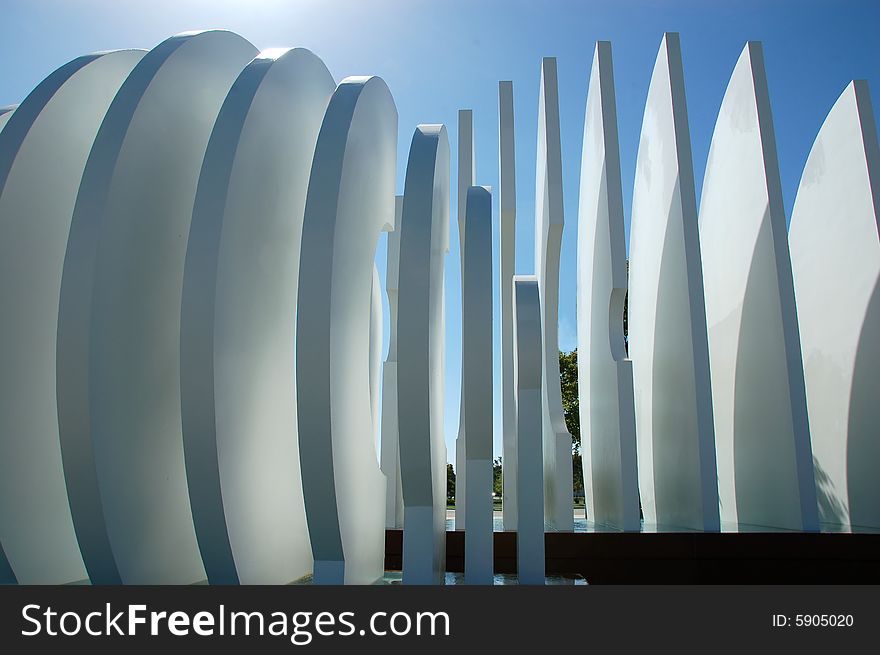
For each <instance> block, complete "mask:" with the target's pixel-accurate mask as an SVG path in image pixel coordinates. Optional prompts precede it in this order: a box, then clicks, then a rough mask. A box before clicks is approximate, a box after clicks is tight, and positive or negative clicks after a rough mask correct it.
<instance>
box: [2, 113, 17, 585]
mask: <svg viewBox="0 0 880 655" xmlns="http://www.w3.org/2000/svg"><path fill="white" fill-rule="evenodd" d="M13 111H15V106H14V105H12V106H9V107H2V108H0V131H2V130H3V126H4V125H6V123H7V121H9V119H10V117H11V116H12V112H13ZM15 582H16V580H15V573H13V571H12V567H10V566H9V560H8V559H7V558H6V553H5V552H4V551H3V542H2V540H0V584H15Z"/></svg>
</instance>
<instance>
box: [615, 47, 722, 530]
mask: <svg viewBox="0 0 880 655" xmlns="http://www.w3.org/2000/svg"><path fill="white" fill-rule="evenodd" d="M631 229H632V232H631V242H630V278H629V310H628V311H629V356H630V358H631V359H632V366H633V389H634V395H635V411H636V435H637V442H638V463H639V490H640V494H641V503H642V510H643V513H644V518H645V522H646V523H651V524H654V523H656V524H660V525H661V526H664V527H666V526H668V527H685V528H693V529H697V530H701V529H705V530H717V529H718V527H719V522H718V496H717V487H716V481H715V477H716V475H715V441H714V436H713V425H712V395H711V389H710V378H709V356H708V347H707V343H706V321H705V305H704V299H703V283H702V272H701V264H700V243H699V235H698V232H697V212H696V200H695V197H694V178H693V164H692V160H691V144H690V134H689V131H688V122H687V107H686V104H685V96H684V74H683V71H682V65H681V49H680V46H679V41H678V35H677V34H674V33H669V34H666V35H665V36H664V37H663V41H662V43H661V44H660V51H659V53H658V54H657V60H656V62H655V64H654V72H653V74H652V76H651V85H650V87H649V89H648V99H647V103H646V105H645V116H644V120H643V122H642V133H641V140H640V143H639V154H638V158H637V160H636V179H635V186H634V188H633V208H632V228H631Z"/></svg>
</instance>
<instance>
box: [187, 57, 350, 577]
mask: <svg viewBox="0 0 880 655" xmlns="http://www.w3.org/2000/svg"><path fill="white" fill-rule="evenodd" d="M335 88H336V86H335V84H334V82H333V78H332V77H331V76H330V73H329V71H328V70H327V68H326V67H325V66H324V64H323V63H322V62H321V61H320V60H319V59H318V58H317V57H316V56H315V55H313V54H312V53H311V52H309V51H308V50H304V49H292V50H280V51H279V50H275V51H273V52H271V53H268V54H261V55H260V56H258V57H257V58H256V59H254V61H252V62H251V63H250V64H248V66H247V67H246V68H245V69H244V71H242V73H241V75H239V76H238V79H237V80H236V82H235V84H234V85H233V86H232V89H231V90H230V92H229V94H228V95H227V97H226V100H225V102H224V104H223V107H222V109H221V110H220V114H219V116H218V118H217V122H216V124H215V125H214V129H213V132H212V134H211V140H210V141H209V143H208V148H207V151H206V155H205V161H204V164H203V166H202V171H201V174H200V177H199V187H198V191H197V194H196V201H195V206H194V209H193V219H192V225H191V227H190V232H189V241H188V245H187V255H186V262H185V268H184V281H183V301H182V314H181V344H180V346H181V353H180V355H181V403H182V406H181V408H182V416H183V438H184V450H185V455H186V473H187V484H188V487H189V496H190V501H191V504H192V511H193V521H194V524H195V527H196V535H197V536H198V540H199V547H200V551H201V554H202V559H203V561H204V564H205V570H206V573H207V576H208V580H209V582H211V583H212V584H236V583H238V582H241V583H244V584H283V583H288V582H291V581H293V580H296V579H298V578H301V577H302V576H304V575H306V574H307V573H310V572H311V569H312V554H311V548H310V546H309V539H308V526H307V525H306V519H305V509H304V505H303V498H302V487H301V484H300V468H299V449H298V445H297V438H296V404H295V399H296V384H295V375H294V368H293V366H292V362H293V361H294V343H295V336H296V332H295V330H296V324H295V316H296V292H297V283H298V274H299V252H300V238H301V234H302V222H303V211H304V207H305V199H306V189H307V186H308V181H309V171H310V168H311V163H312V155H313V154H314V150H315V142H316V141H317V138H318V130H319V129H320V127H321V120H322V119H323V116H324V109H325V108H326V106H327V103H328V101H329V99H330V95H331V93H332V92H333V90H334V89H335Z"/></svg>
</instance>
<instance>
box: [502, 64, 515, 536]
mask: <svg viewBox="0 0 880 655" xmlns="http://www.w3.org/2000/svg"><path fill="white" fill-rule="evenodd" d="M498 166H499V175H498V177H499V180H500V199H499V204H500V206H501V209H500V212H501V221H500V228H499V229H500V233H501V237H500V238H501V253H500V263H501V272H500V277H499V279H500V284H501V294H500V295H501V435H502V460H501V461H502V513H503V518H504V529H505V530H516V520H517V510H516V507H517V501H516V497H517V495H516V489H517V482H516V476H517V463H516V461H517V460H516V447H517V436H516V411H517V410H516V381H515V380H514V379H513V358H514V348H515V347H516V346H515V344H514V341H513V330H514V328H513V269H514V263H515V256H516V252H515V251H516V247H515V246H516V148H515V141H514V122H513V82H509V81H506V82H499V83H498Z"/></svg>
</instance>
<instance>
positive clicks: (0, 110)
mask: <svg viewBox="0 0 880 655" xmlns="http://www.w3.org/2000/svg"><path fill="white" fill-rule="evenodd" d="M17 107H18V105H7V106H6V107H0V131H2V130H3V127H4V126H5V125H6V123H8V122H9V119H10V118H12V114H13V112H14V111H15V110H16V108H17Z"/></svg>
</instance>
